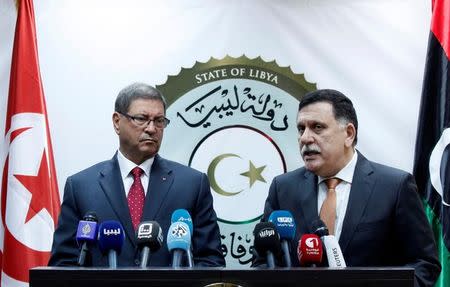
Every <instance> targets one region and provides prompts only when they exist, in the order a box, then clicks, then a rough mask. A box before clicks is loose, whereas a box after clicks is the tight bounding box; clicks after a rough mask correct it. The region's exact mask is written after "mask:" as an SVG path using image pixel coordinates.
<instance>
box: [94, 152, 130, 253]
mask: <svg viewBox="0 0 450 287" xmlns="http://www.w3.org/2000/svg"><path fill="white" fill-rule="evenodd" d="M100 186H101V187H102V189H103V192H104V193H105V195H106V198H107V199H108V201H109V203H110V205H111V207H112V209H113V210H114V212H115V214H116V216H117V218H118V219H119V221H120V223H121V224H122V225H123V228H124V229H125V234H126V235H127V236H128V238H129V239H130V241H131V242H132V244H133V245H135V235H134V228H133V225H132V223H131V216H130V210H129V208H128V203H127V198H126V196H125V190H124V187H123V181H122V176H121V174H120V168H119V163H118V161H117V153H116V154H115V155H114V157H113V158H112V159H111V160H110V161H109V163H108V164H107V165H106V166H105V168H104V169H103V170H102V171H100Z"/></svg>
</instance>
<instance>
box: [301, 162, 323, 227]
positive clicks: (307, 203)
mask: <svg viewBox="0 0 450 287" xmlns="http://www.w3.org/2000/svg"><path fill="white" fill-rule="evenodd" d="M297 190H298V192H297V194H298V195H299V197H300V206H301V210H302V212H303V216H300V217H299V218H300V220H301V221H304V222H305V223H306V224H305V225H306V229H307V230H308V232H312V231H311V223H312V221H313V220H315V219H317V218H318V211H317V176H315V175H314V174H313V173H311V172H309V171H306V170H305V172H304V173H303V175H301V180H300V181H299V183H298V187H297ZM307 190H312V191H313V192H305V191H307ZM299 232H300V230H299Z"/></svg>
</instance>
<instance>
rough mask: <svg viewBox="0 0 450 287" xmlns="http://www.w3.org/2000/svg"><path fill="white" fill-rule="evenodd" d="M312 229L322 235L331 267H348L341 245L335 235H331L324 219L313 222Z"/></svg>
mask: <svg viewBox="0 0 450 287" xmlns="http://www.w3.org/2000/svg"><path fill="white" fill-rule="evenodd" d="M312 230H314V233H315V234H316V235H317V236H319V237H320V239H321V240H322V242H323V245H324V246H325V252H326V253H327V259H328V266H330V267H346V266H347V265H346V264H345V260H344V255H343V254H342V250H341V247H340V246H339V243H338V241H337V240H336V237H334V235H329V233H328V228H327V227H326V225H325V223H323V221H322V220H320V219H316V220H314V221H313V223H312Z"/></svg>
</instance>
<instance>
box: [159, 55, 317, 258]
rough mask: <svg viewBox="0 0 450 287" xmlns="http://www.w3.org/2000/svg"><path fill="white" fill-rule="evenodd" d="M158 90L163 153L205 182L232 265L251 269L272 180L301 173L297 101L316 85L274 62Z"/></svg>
mask: <svg viewBox="0 0 450 287" xmlns="http://www.w3.org/2000/svg"><path fill="white" fill-rule="evenodd" d="M157 88H158V89H160V90H161V91H162V93H163V94H164V95H165V97H166V99H167V101H168V105H169V107H168V109H167V117H168V118H169V119H170V120H171V123H170V126H169V127H168V128H167V129H166V131H165V134H164V137H165V139H164V144H163V147H162V149H161V153H162V154H163V155H165V156H166V157H168V158H170V159H173V160H176V161H178V162H181V163H185V164H187V165H189V166H191V167H193V168H195V169H197V170H200V171H202V172H204V173H206V174H207V175H208V178H209V181H210V184H211V190H212V194H213V198H214V209H215V211H216V213H217V217H218V220H219V222H220V228H221V231H222V242H223V243H224V244H223V246H222V249H223V252H224V254H225V255H226V258H227V265H231V266H232V265H233V262H232V261H237V262H238V263H237V265H245V264H248V263H249V262H250V260H251V257H252V254H251V252H250V248H251V243H252V241H253V240H252V230H253V228H254V225H255V224H256V222H257V221H258V220H259V219H260V218H261V215H262V213H263V209H264V202H265V199H266V198H267V194H268V190H269V186H270V184H271V182H272V179H273V178H274V177H275V176H277V175H279V174H282V173H284V172H286V171H288V170H292V169H295V168H297V167H299V166H300V165H301V162H300V154H299V147H298V142H297V127H296V117H297V109H298V101H299V99H300V98H301V97H302V96H303V95H304V94H305V93H307V92H309V91H312V90H315V89H316V87H315V85H314V84H311V83H309V82H307V81H306V80H305V77H304V75H303V74H295V73H293V72H292V70H291V69H290V68H289V67H280V66H279V65H277V63H276V62H275V61H272V62H265V61H264V60H262V59H261V58H259V57H258V58H255V59H249V58H247V57H245V56H242V57H239V58H232V57H228V56H227V57H225V58H223V59H213V58H211V59H210V60H209V61H208V62H206V63H200V62H196V63H195V64H194V66H193V67H192V68H182V69H181V72H180V73H179V74H178V75H176V76H169V77H168V79H167V82H166V83H165V84H163V85H160V86H157ZM230 263H231V264H230Z"/></svg>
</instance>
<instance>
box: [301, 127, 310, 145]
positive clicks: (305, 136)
mask: <svg viewBox="0 0 450 287" xmlns="http://www.w3.org/2000/svg"><path fill="white" fill-rule="evenodd" d="M313 141H314V138H313V136H312V134H311V131H310V130H309V129H305V130H304V131H303V133H302V134H299V142H300V143H301V144H310V143H312V142H313Z"/></svg>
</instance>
